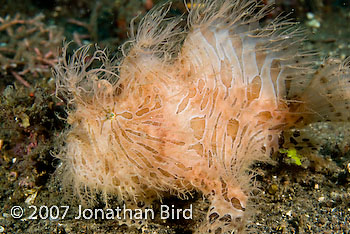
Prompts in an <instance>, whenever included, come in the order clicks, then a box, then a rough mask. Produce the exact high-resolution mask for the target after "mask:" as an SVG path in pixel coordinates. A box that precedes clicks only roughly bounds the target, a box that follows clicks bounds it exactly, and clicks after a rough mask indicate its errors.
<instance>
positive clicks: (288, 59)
mask: <svg viewBox="0 0 350 234" xmlns="http://www.w3.org/2000/svg"><path fill="white" fill-rule="evenodd" d="M169 7H170V5H169V4H165V5H163V6H160V7H158V8H156V9H154V10H152V11H151V12H150V13H149V14H148V15H147V16H146V17H145V18H144V19H143V21H142V22H141V25H140V26H139V29H138V32H137V34H136V36H135V37H134V38H133V40H132V41H131V42H129V43H130V44H131V45H130V46H129V49H128V50H124V51H123V52H124V54H125V56H124V57H123V58H122V59H121V60H120V61H119V65H118V66H115V65H114V64H115V63H113V61H110V60H108V58H107V55H106V54H105V52H104V51H102V50H97V51H96V52H95V53H94V54H93V56H90V57H88V53H89V52H88V48H87V47H83V48H81V49H79V50H78V51H76V52H75V54H74V56H73V57H72V58H71V60H70V62H69V63H68V62H67V61H66V60H64V61H62V62H61V64H60V65H58V66H57V68H56V77H57V91H58V92H59V93H60V95H64V96H65V97H66V99H68V100H69V105H70V107H71V108H70V109H69V110H68V123H69V124H70V125H71V128H70V129H68V130H67V132H66V134H67V136H66V140H65V143H66V144H65V146H64V149H63V152H62V154H61V155H59V157H60V158H61V159H62V161H63V163H64V165H65V168H66V169H65V176H66V177H67V178H70V180H72V181H71V182H72V183H73V185H74V186H75V188H76V190H77V191H80V193H79V194H80V195H81V196H84V191H86V190H89V191H90V192H91V191H102V192H103V193H105V194H115V195H118V196H119V197H120V198H121V199H123V200H125V201H129V203H130V204H131V203H136V202H138V201H143V202H144V204H145V205H148V204H151V203H152V202H153V201H154V200H156V199H157V198H158V197H161V196H163V195H164V194H165V193H169V192H170V193H171V194H174V195H177V196H179V197H181V198H186V197H187V196H188V194H189V193H191V192H192V191H198V192H200V193H202V194H203V195H204V196H205V197H207V198H208V200H209V201H210V207H209V210H208V214H207V221H206V222H205V223H204V224H203V225H202V226H201V227H200V228H199V230H200V231H198V232H200V233H206V232H208V233H209V232H212V233H214V232H215V233H221V232H222V233H223V232H224V231H227V230H232V229H236V230H243V229H244V226H245V223H246V220H247V216H248V215H247V214H249V212H247V210H246V209H247V208H249V207H247V202H248V199H249V196H250V193H251V190H252V187H253V185H252V183H251V179H252V177H253V176H254V172H253V171H252V169H251V166H252V164H253V163H255V162H259V161H269V160H270V155H271V154H272V153H273V152H277V150H278V148H279V142H278V139H279V137H280V135H281V133H282V132H283V131H286V130H288V129H290V128H292V127H298V126H303V125H306V124H308V123H310V122H312V121H319V120H320V119H323V118H327V117H326V115H327V113H329V112H328V111H327V110H328V109H329V108H330V107H329V105H328V107H327V105H326V104H325V105H323V104H322V105H316V104H317V102H318V101H320V100H323V99H326V100H329V98H333V100H343V99H344V98H345V96H344V95H345V94H344V92H343V93H341V92H338V93H336V92H332V93H331V95H329V96H328V97H329V98H327V96H326V95H324V94H323V93H322V92H323V89H317V88H315V87H314V86H315V84H319V83H321V82H319V80H320V79H321V77H320V75H319V74H318V75H313V72H314V70H313V69H312V58H311V57H312V56H311V55H310V54H308V53H306V52H302V51H301V50H300V49H299V44H300V43H299V42H300V40H301V39H298V33H299V31H298V29H296V28H294V27H293V23H292V22H289V21H285V20H278V19H277V20H275V21H273V22H271V23H269V24H267V25H265V26H260V25H259V20H260V19H261V18H262V17H264V16H265V14H266V12H268V9H269V8H268V7H260V6H259V5H258V3H257V2H256V1H253V0H233V1H228V0H220V1H211V0H205V1H198V2H196V3H193V7H192V8H191V9H190V10H189V12H188V16H187V22H188V23H187V26H186V27H185V28H182V27H181V23H182V21H183V18H181V17H179V18H172V19H171V20H168V19H166V15H167V12H168V10H169ZM86 58H89V59H86ZM96 61H97V62H98V63H100V64H101V65H100V67H98V68H93V63H94V62H96ZM329 67H332V66H329ZM339 67H342V66H341V65H340V66H338V65H337V66H334V65H333V68H330V69H329V70H331V71H336V70H337V69H338V70H339V71H340V70H341V69H339ZM343 67H344V66H343ZM328 73H329V76H328V77H327V79H328V80H330V82H326V83H325V84H324V85H323V86H324V87H330V88H329V89H328V90H333V91H334V90H336V88H337V87H339V86H341V82H340V81H339V79H337V78H336V77H339V72H333V73H332V72H330V71H328ZM344 74H345V75H344ZM343 76H344V77H345V78H348V77H349V75H348V72H345V73H344V72H343ZM345 78H344V79H345ZM329 84H331V85H329ZM327 85H328V86H327ZM324 90H327V88H324ZM311 91H312V92H314V94H310V92H311ZM310 95H311V96H312V98H310ZM309 100H311V101H309ZM330 103H331V102H330ZM332 103H333V104H334V103H335V102H332ZM343 107H344V104H338V105H333V108H334V109H337V108H338V109H339V108H340V109H341V108H343ZM318 111H319V112H318ZM334 111H335V112H336V110H334ZM334 111H333V112H334ZM317 112H318V113H323V114H321V115H320V114H317ZM330 118H331V119H332V118H333V117H332V116H331V117H330Z"/></svg>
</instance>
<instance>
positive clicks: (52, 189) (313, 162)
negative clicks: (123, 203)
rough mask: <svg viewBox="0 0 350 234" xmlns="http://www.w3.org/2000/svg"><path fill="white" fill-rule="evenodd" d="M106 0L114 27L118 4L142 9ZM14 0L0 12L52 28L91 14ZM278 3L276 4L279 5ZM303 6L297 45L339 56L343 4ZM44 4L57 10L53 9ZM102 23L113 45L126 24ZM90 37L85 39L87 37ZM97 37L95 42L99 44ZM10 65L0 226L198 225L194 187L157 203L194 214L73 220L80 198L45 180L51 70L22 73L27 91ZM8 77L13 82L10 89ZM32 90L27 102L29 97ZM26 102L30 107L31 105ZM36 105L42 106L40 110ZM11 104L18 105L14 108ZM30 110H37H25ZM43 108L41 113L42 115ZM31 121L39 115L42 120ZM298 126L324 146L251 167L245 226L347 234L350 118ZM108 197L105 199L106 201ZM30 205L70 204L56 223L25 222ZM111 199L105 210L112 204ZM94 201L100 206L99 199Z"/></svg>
mask: <svg viewBox="0 0 350 234" xmlns="http://www.w3.org/2000/svg"><path fill="white" fill-rule="evenodd" d="M82 2H83V1H82ZM101 2H102V3H105V2H107V1H101ZM110 2H114V3H115V4H119V5H118V7H116V9H114V10H115V11H116V12H118V11H120V12H118V13H119V16H120V17H119V18H118V19H117V21H118V23H117V25H119V26H120V27H122V26H121V25H123V23H125V21H128V20H129V18H130V17H129V15H128V14H123V13H121V11H123V10H124V11H130V15H132V14H136V13H135V12H142V11H145V9H144V8H145V5H144V4H140V3H139V2H137V3H135V4H134V5H132V4H129V5H128V6H127V7H126V3H125V2H124V1H110ZM133 2H135V1H133ZM291 2H293V1H285V4H287V5H288V4H292V3H291ZM296 2H298V1H296ZM300 2H301V3H302V2H304V1H300ZM306 2H307V3H308V4H305V8H306V7H307V6H309V5H310V4H312V3H313V1H306ZM324 2H327V1H324ZM0 3H1V1H0ZM336 3H337V4H339V5H337V7H339V6H340V9H338V10H336V9H335V7H334V5H335V4H336ZM19 4H21V3H20V2H18V3H17V2H16V1H14V2H13V3H12V4H10V3H8V2H6V1H5V3H3V4H2V5H3V6H6V7H4V8H3V10H2V11H0V17H2V18H5V16H6V15H7V14H9V15H14V14H15V13H21V15H22V16H27V15H28V17H33V16H34V15H36V14H37V13H40V12H41V13H43V14H46V18H45V21H44V22H46V23H47V24H55V23H57V24H60V21H62V22H61V25H59V26H60V27H63V26H64V25H65V23H64V22H63V21H64V17H67V15H68V17H69V18H75V19H77V16H79V14H77V15H75V12H76V10H77V9H76V8H79V7H82V8H84V7H85V10H81V11H85V12H83V13H81V14H80V15H81V17H85V18H82V19H79V18H78V19H77V20H81V21H83V22H88V21H89V19H91V17H90V18H89V14H91V12H89V10H86V9H88V8H89V5H86V4H85V3H84V2H83V3H81V4H83V5H81V4H79V1H78V2H77V1H71V3H70V2H69V1H56V3H52V4H45V5H41V4H43V3H42V2H41V1H25V4H23V3H22V5H21V6H19ZM26 4H28V5H27V6H26ZM55 4H56V5H55ZM60 4H61V5H60ZM70 4H71V6H69V5H70ZM84 4H85V5H84ZM123 4H125V7H124V8H123V7H121V6H123ZM130 5H131V6H130ZM281 5H282V6H283V3H282V4H281ZM67 6H69V7H67ZM14 7H18V9H20V10H18V9H14ZM58 7H61V8H58ZM303 7H304V5H300V6H299V7H298V12H297V15H298V19H299V20H301V21H302V22H303V23H302V24H301V25H302V27H305V30H306V32H307V33H309V40H308V41H305V45H304V46H305V47H306V48H308V49H317V50H319V51H320V53H319V55H318V57H320V58H323V57H326V56H335V57H340V58H342V59H344V58H345V57H347V56H349V55H350V27H349V23H350V7H349V6H342V5H341V1H338V2H336V1H334V3H333V6H328V5H327V4H326V3H325V5H323V6H317V7H316V6H315V7H314V8H312V7H310V6H309V7H310V9H304V10H303ZM71 8H72V13H71V14H74V15H69V9H71ZM4 9H5V10H4ZM309 10H310V11H311V10H313V11H314V15H315V16H314V19H315V20H316V21H314V22H311V21H312V19H307V18H306V16H305V15H306V12H307V11H309ZM20 11H21V12H20ZM36 11H37V12H36ZM52 11H57V12H58V13H57V14H58V16H57V15H55V14H53V13H52ZM64 11H67V12H68V13H65V12H64ZM112 13H113V12H107V13H106V12H103V10H102V13H101V15H100V16H99V17H98V20H99V21H102V22H103V20H106V19H104V18H103V17H105V18H108V17H110V18H113V17H111V14H112ZM60 15H61V16H62V18H60ZM123 17H124V18H123ZM317 22H319V23H320V27H317V26H315V23H316V25H317ZM306 24H308V25H309V26H307V25H306ZM74 27H76V28H74ZM0 28H1V26H0ZM63 28H64V30H65V33H64V34H65V35H66V36H67V38H73V36H72V35H69V34H72V32H73V31H74V30H77V31H78V32H81V34H84V33H86V31H84V29H81V28H79V27H78V26H76V24H75V26H74V24H70V25H69V26H66V27H63ZM101 28H103V27H99V30H102V29H101ZM111 28H112V29H111ZM126 28H127V27H126ZM108 29H109V31H111V32H112V33H111V37H112V36H114V37H118V36H119V37H120V38H113V39H112V40H111V41H112V44H113V45H112V46H111V47H112V48H116V45H115V44H120V43H121V42H122V41H124V40H125V32H124V31H123V30H124V29H120V30H119V29H118V30H116V31H113V26H111V27H108ZM79 30H81V31H79ZM0 33H2V34H0V42H1V40H2V39H3V38H5V36H4V35H5V34H4V32H1V31H0ZM98 33H100V32H99V31H98ZM101 34H103V33H101ZM123 35H124V36H123ZM90 36H91V34H90ZM91 37H93V36H91ZM91 37H90V38H88V39H86V40H87V41H88V42H93V39H92V38H91ZM99 38H103V43H104V44H107V45H108V43H110V42H109V41H110V40H109V39H110V38H109V35H108V34H107V35H106V33H104V34H103V35H99ZM95 39H96V38H95ZM89 40H90V41H89ZM101 41H102V39H101ZM96 42H97V43H99V41H96ZM1 43H2V44H1V47H0V48H4V47H6V43H5V44H4V42H1ZM1 53H3V52H2V51H1V50H0V55H1ZM2 55H3V54H2ZM320 60H321V59H320ZM1 66H3V64H1ZM22 66H25V65H22ZM9 69H14V71H17V70H16V69H20V68H18V67H16V68H7V69H5V70H0V72H1V73H0V85H1V86H0V92H1V95H2V99H1V106H0V108H1V111H3V112H2V113H3V114H2V115H1V118H2V119H1V125H0V140H1V141H0V143H1V144H0V145H1V150H0V208H1V216H0V233H62V234H63V233H144V234H146V233H149V234H150V233H163V234H170V233H179V234H180V233H192V231H193V230H194V229H195V228H196V227H197V226H198V225H199V224H200V219H201V218H204V214H205V209H206V207H205V206H204V205H203V203H202V202H200V201H201V200H202V197H201V196H200V195H199V194H194V197H193V198H192V199H190V200H188V201H181V200H179V199H176V198H173V197H169V198H166V199H165V200H164V202H165V203H167V204H175V205H176V206H177V207H184V208H186V207H188V206H189V204H192V206H193V213H194V217H193V219H192V220H179V221H164V220H160V219H159V218H156V219H155V220H153V221H150V222H149V223H148V224H147V225H143V226H141V227H140V228H136V227H131V228H129V227H127V226H126V225H119V224H118V222H117V221H116V220H101V219H100V220H76V219H74V216H75V215H76V214H77V212H78V211H77V209H78V205H79V201H77V200H74V199H72V200H70V199H67V198H64V196H63V191H62V189H61V186H60V185H59V183H58V182H57V181H56V180H55V178H52V175H53V172H54V171H55V168H56V167H57V166H58V165H59V164H60V163H59V161H58V160H57V159H54V158H53V156H51V154H50V152H53V151H54V148H55V147H54V146H55V144H56V140H55V139H56V136H57V135H58V133H59V132H60V131H62V130H63V129H64V127H65V123H64V122H63V121H62V120H59V119H58V118H57V117H56V114H57V112H58V113H61V114H62V113H63V108H62V105H61V103H60V102H59V101H58V100H56V99H55V98H54V82H53V81H52V79H50V77H45V78H42V77H40V75H39V76H38V77H36V78H31V77H30V75H24V77H25V78H27V79H29V81H30V83H31V88H27V87H23V83H22V82H19V81H18V80H17V79H15V78H14V77H13V76H11V74H12V73H11V71H10V70H9ZM14 83H16V85H15V86H14ZM9 85H10V86H11V85H12V86H13V87H15V88H14V90H15V91H14V92H12V93H11V92H10V91H8V90H9V89H7V88H6V87H8V86H9ZM6 90H7V91H6ZM33 93H34V94H33ZM36 95H37V96H40V97H39V98H38V97H37V96H36ZM33 96H34V97H35V99H33V100H32V98H33ZM39 99H40V100H39ZM38 100H39V101H38ZM46 102H48V103H46ZM50 103H51V104H50ZM16 105H17V106H16ZM33 105H36V107H35V108H33ZM38 105H42V106H41V107H40V108H38V107H37V106H38ZM28 106H30V108H29V107H28ZM52 106H54V107H52ZM19 108H24V109H23V111H22V110H21V109H19ZM33 110H35V113H31V112H30V111H33ZM28 111H29V113H28ZM43 111H45V113H42V112H43ZM22 112H24V113H26V115H27V116H29V120H28V121H29V123H27V122H26V119H27V118H26V115H23V114H22V115H21V113H22ZM35 118H41V121H38V120H37V119H35ZM42 119H45V121H43V120H42ZM42 122H44V123H45V124H44V125H45V126H44V127H42V126H40V125H41V123H42ZM28 124H29V126H28ZM43 128H46V129H43ZM305 131H308V132H309V133H308V134H309V136H310V137H313V138H315V139H317V141H319V142H321V145H322V147H321V149H320V150H319V151H318V152H317V153H316V154H317V155H314V156H303V158H302V165H301V166H299V165H296V164H295V163H293V162H291V161H290V160H289V159H288V158H287V157H286V156H285V155H278V156H276V161H277V162H276V163H275V164H274V165H268V164H264V165H261V164H258V165H255V168H259V171H260V175H259V176H257V178H256V183H258V184H259V187H260V192H259V193H258V194H257V196H258V197H259V199H258V200H257V201H256V204H255V205H256V208H255V209H256V214H255V216H254V217H253V218H252V220H251V221H250V223H249V226H250V228H251V229H250V230H253V232H255V233H350V148H349V147H350V146H349V142H350V123H349V124H344V123H335V124H326V123H319V124H315V125H312V126H310V127H309V128H308V129H306V130H305ZM35 134H36V135H35ZM33 135H34V136H37V137H34V138H35V140H33ZM28 139H29V140H28ZM28 147H29V148H28ZM36 147H37V148H36ZM111 201H112V202H113V199H112V200H111ZM15 205H18V206H21V207H22V208H24V209H25V215H24V216H23V217H22V218H21V219H14V218H12V217H11V214H10V211H11V207H13V206H15ZM29 205H35V206H36V207H38V208H39V207H40V206H47V207H52V206H53V205H56V206H62V205H69V206H70V210H69V213H68V214H67V216H66V217H65V219H63V220H61V219H53V218H46V219H40V218H38V219H36V220H29V219H28V215H29V214H30V212H31V211H33V209H31V208H30V207H29ZM110 205H111V207H113V204H110ZM155 206H157V205H155ZM96 207H99V206H98V205H97V206H96ZM101 207H103V205H102V204H101Z"/></svg>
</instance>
